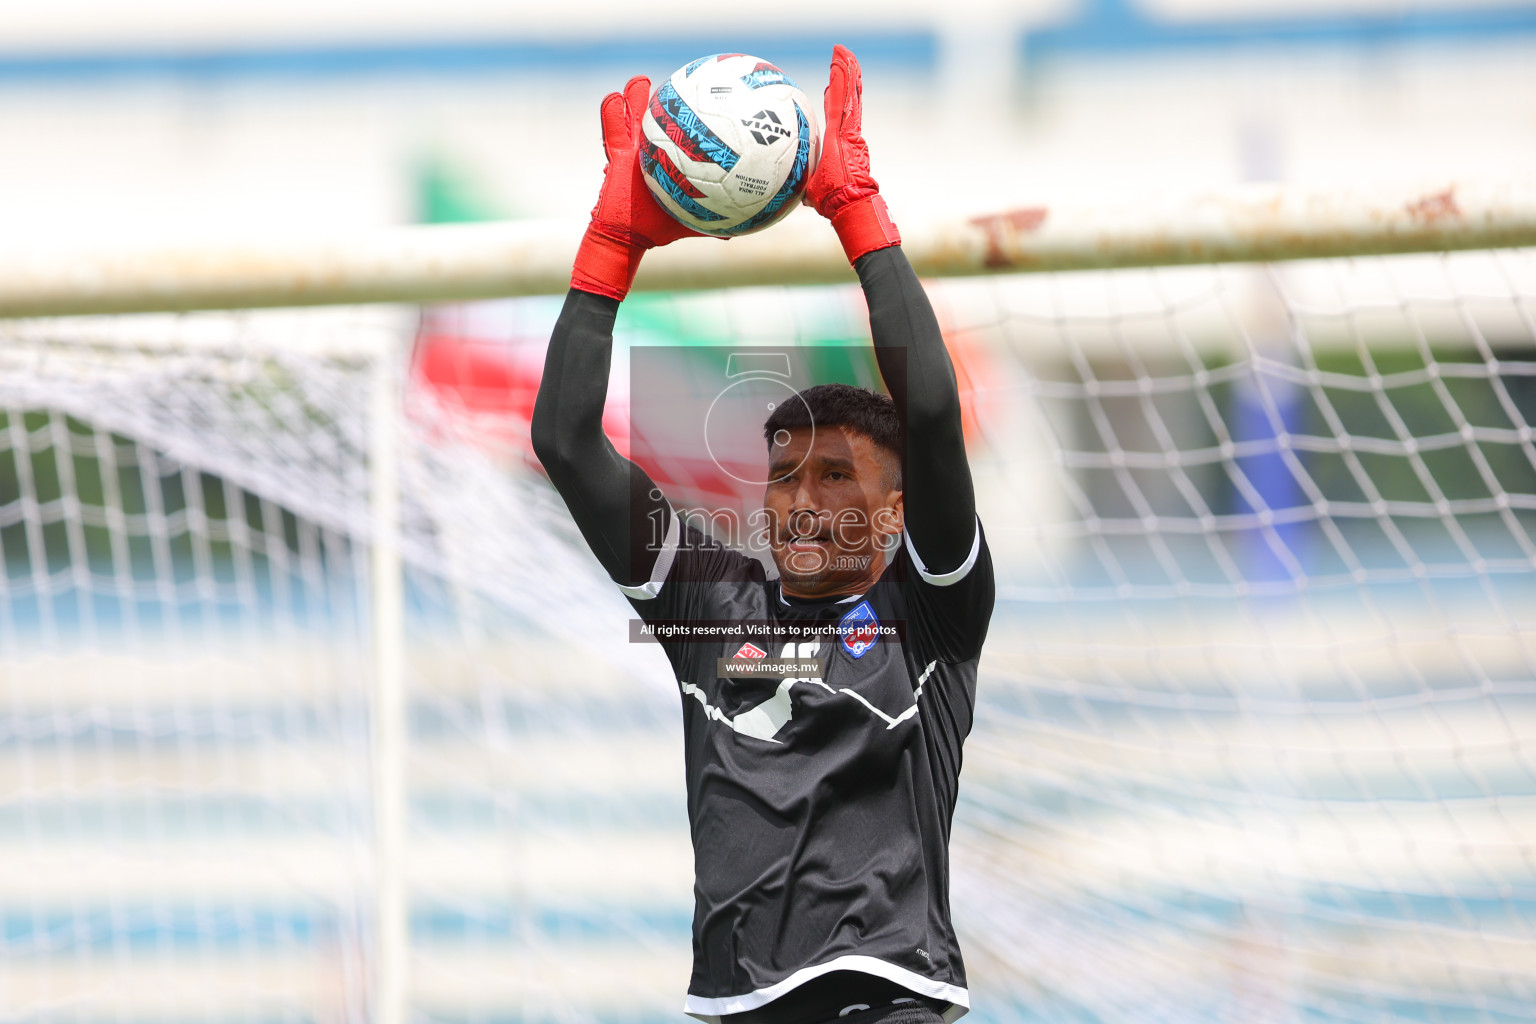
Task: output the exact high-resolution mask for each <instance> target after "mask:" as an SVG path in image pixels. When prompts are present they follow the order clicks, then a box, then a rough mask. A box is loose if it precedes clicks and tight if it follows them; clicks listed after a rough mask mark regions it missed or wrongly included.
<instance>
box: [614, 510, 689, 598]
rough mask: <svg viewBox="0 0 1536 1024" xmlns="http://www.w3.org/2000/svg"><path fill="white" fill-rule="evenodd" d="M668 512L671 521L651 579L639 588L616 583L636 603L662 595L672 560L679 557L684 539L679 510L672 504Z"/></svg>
mask: <svg viewBox="0 0 1536 1024" xmlns="http://www.w3.org/2000/svg"><path fill="white" fill-rule="evenodd" d="M667 511H668V512H670V513H671V516H672V518H671V521H670V522H668V523H667V535H666V536H665V537H663V538H662V541H661V550H660V551H658V552H657V553H656V564H655V565H654V566H652V567H651V578H650V579H649V580H647V581H645V582H644V583H642V584H640V585H639V586H638V587H626V586H625V585H624V584H622V583H615V584H614V585H615V586H617V587H618V588H619V589H620V590H622V591H623V592H624V593H625V594H627V595H629V596H630V597H632V598H634V599H635V600H636V601H649V600H651V599H652V598H654V597H655V596H656V595H657V594H659V593H661V585H662V584H663V583H665V582H666V580H667V573H669V572H671V571H672V560H673V559H675V558H676V557H677V545H678V543H679V541H680V539H681V537H682V527H681V526H680V525H679V519H678V515H677V509H675V508H673V507H672V506H671V505H670V504H669V505H668V506H667Z"/></svg>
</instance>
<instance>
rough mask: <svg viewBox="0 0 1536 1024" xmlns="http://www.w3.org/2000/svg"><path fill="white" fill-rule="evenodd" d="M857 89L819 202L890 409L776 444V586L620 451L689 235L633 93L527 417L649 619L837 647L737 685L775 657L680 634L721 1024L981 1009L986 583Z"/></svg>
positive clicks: (704, 928) (697, 845)
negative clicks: (658, 533) (978, 854)
mask: <svg viewBox="0 0 1536 1024" xmlns="http://www.w3.org/2000/svg"><path fill="white" fill-rule="evenodd" d="M862 90H863V84H862V78H861V75H860V71H859V65H858V62H857V61H856V60H855V59H854V56H853V54H851V53H849V52H848V50H846V49H844V48H843V47H841V46H839V47H836V48H835V49H834V51H833V59H832V69H831V75H830V79H829V84H828V86H827V91H826V116H827V122H826V137H825V141H824V144H823V153H822V157H821V162H820V164H819V166H818V167H817V169H816V171H815V173H814V174H813V175H812V177H811V179H810V181H809V182H808V183H807V185H806V191H805V198H806V202H807V203H808V204H809V205H810V206H811V207H813V208H814V209H815V210H816V211H817V212H818V213H820V214H822V215H823V216H825V217H827V218H829V219H830V220H831V222H832V227H833V228H834V229H835V230H836V232H837V235H838V238H839V239H840V241H841V242H842V245H843V248H844V250H845V251H846V253H847V255H848V258H849V260H850V262H852V264H853V266H854V269H855V270H856V271H857V272H858V275H859V281H860V283H861V284H862V286H863V289H864V295H865V298H866V300H867V301H868V304H869V313H870V327H871V332H872V335H873V338H874V346H875V356H876V360H877V362H878V364H879V367H880V373H881V376H882V378H883V379H884V381H885V385H886V388H887V389H888V391H889V392H890V397H889V398H887V397H885V396H882V395H876V394H874V393H872V392H869V391H866V390H862V389H858V388H852V387H849V386H846V385H838V384H830V385H817V386H815V387H811V388H808V389H806V390H805V391H803V392H801V393H800V396H801V399H802V401H801V402H784V403H781V404H780V405H779V408H778V409H777V410H775V411H774V413H773V414H772V415H771V416H770V418H769V420H768V422H767V423H766V424H765V430H764V433H765V438H766V440H767V445H766V447H767V449H768V458H769V479H770V482H769V483H768V484H767V486H766V488H765V494H764V505H765V507H766V509H767V512H768V523H769V527H768V531H769V532H768V540H769V546H770V551H771V553H772V556H773V560H774V563H775V565H776V566H777V567H778V570H779V576H778V578H777V579H775V580H769V579H766V578H765V574H764V572H763V568H762V565H761V563H759V562H758V561H756V560H755V559H752V558H749V557H748V556H746V555H744V554H741V553H739V552H736V551H733V550H729V549H726V548H724V547H722V546H720V545H718V544H716V543H714V542H713V541H712V540H710V539H708V538H706V537H704V536H703V535H702V534H700V533H699V532H698V531H697V530H695V529H693V528H692V527H685V526H684V525H683V524H682V522H681V520H680V518H679V517H678V516H677V514H676V513H675V512H674V511H673V509H672V508H671V506H670V505H669V504H668V503H667V502H666V500H665V498H664V497H663V496H662V495H661V492H660V491H659V490H658V489H657V488H656V487H655V486H654V485H653V484H652V482H651V481H650V479H649V478H648V477H647V476H646V474H645V473H644V472H643V471H642V470H640V469H639V468H638V467H637V466H635V465H634V464H632V463H630V462H629V461H628V460H627V459H624V458H623V457H621V456H620V455H619V454H618V452H617V451H616V450H615V449H614V447H613V445H612V444H611V443H609V441H608V438H607V437H606V436H605V435H604V434H603V430H602V414H603V401H604V396H605V394H606V391H607V384H608V372H609V358H610V354H611V349H612V344H613V325H614V319H615V317H616V315H617V313H618V308H619V303H620V301H621V300H622V299H623V298H624V296H625V294H626V292H627V291H628V289H629V286H630V283H631V281H632V280H633V279H634V275H635V270H636V269H637V267H638V266H639V262H640V257H641V255H642V253H644V251H645V250H646V249H648V248H651V247H652V246H656V245H665V244H667V243H668V242H671V241H674V240H676V239H677V238H680V237H683V236H686V235H690V234H693V233H694V232H691V231H689V230H688V229H687V228H685V227H683V226H682V225H681V224H679V223H678V222H677V221H675V220H673V219H672V218H671V217H670V216H668V215H667V214H666V213H665V212H664V211H663V210H662V209H661V208H660V207H659V206H658V205H657V203H656V202H655V200H654V199H653V198H652V197H651V195H650V193H649V191H648V190H647V188H646V187H645V184H644V181H643V179H642V177H641V171H640V167H639V160H638V153H637V149H638V139H639V136H640V119H641V115H642V114H643V112H644V110H645V104H646V101H647V98H648V96H649V94H650V82H649V81H648V80H647V79H645V78H643V77H641V78H634V79H631V80H630V82H629V84H628V85H627V86H626V87H625V90H624V92H623V93H622V94H620V93H613V94H611V95H609V96H608V97H607V98H606V99H605V100H604V101H603V104H602V124H603V142H604V146H605V147H606V149H607V155H608V167H607V170H606V172H605V176H604V181H603V188H602V193H601V195H600V197H599V198H598V202H597V206H596V208H595V209H594V210H593V211H592V223H591V225H590V227H589V228H588V229H587V233H586V236H585V238H584V239H583V241H582V244H581V248H580V250H579V252H578V254H577V257H576V266H575V270H574V272H573V274H572V278H571V291H570V293H569V295H568V296H567V298H566V301H565V306H564V308H563V309H562V311H561V313H560V317H559V320H558V322H557V323H556V326H555V330H554V335H553V336H552V337H551V339H550V344H549V354H548V357H547V359H546V362H545V364H544V377H543V381H542V382H541V384H540V386H539V396H538V401H537V403H536V405H535V407H534V413H533V446H534V451H535V453H536V454H537V455H538V458H539V460H540V461H541V462H542V463H543V465H544V467H545V469H546V470H547V472H548V473H549V477H550V480H551V481H552V482H553V483H554V485H555V487H556V488H558V490H559V491H560V494H561V496H562V497H563V498H564V499H565V502H566V505H567V506H568V507H569V509H570V512H571V515H572V517H573V518H574V519H575V520H576V524H577V526H578V527H579V528H580V530H581V533H582V535H583V537H585V538H586V541H587V543H588V544H589V545H590V546H591V548H592V551H593V553H594V554H596V556H597V558H598V561H599V562H601V563H602V565H603V568H604V569H606V570H607V572H608V573H609V575H610V576H611V577H612V578H613V579H614V580H615V581H616V582H617V583H618V584H619V586H620V589H622V590H623V591H624V593H625V594H626V595H627V596H628V598H629V600H630V602H631V603H632V604H633V606H634V608H635V610H636V612H637V613H638V614H639V616H640V617H641V618H642V619H644V620H646V621H650V622H659V621H665V620H695V621H696V620H728V621H731V622H745V621H754V622H770V623H776V624H779V625H781V626H785V627H788V626H789V625H791V624H797V623H798V624H800V625H802V626H804V625H805V624H811V625H813V626H823V625H824V626H828V627H832V631H831V632H830V633H823V634H821V637H822V638H821V639H819V640H818V639H813V640H810V641H809V642H800V643H793V644H790V645H786V646H785V647H784V649H783V651H782V654H783V655H784V656H787V657H797V658H801V659H818V661H819V664H818V670H817V671H815V672H811V673H809V674H807V675H806V676H805V677H804V678H782V675H780V676H776V677H774V678H772V679H764V678H761V677H751V676H747V677H743V676H742V675H740V674H733V675H731V676H730V677H728V678H723V679H722V678H720V677H719V674H718V672H717V660H718V659H720V658H733V657H735V658H751V657H757V656H761V655H763V654H766V653H768V652H764V651H761V650H757V649H755V648H753V647H752V645H740V646H738V641H732V642H729V643H727V642H725V641H718V642H714V643H709V644H706V643H698V642H683V641H670V640H668V641H663V649H664V650H665V651H666V654H667V657H668V658H669V659H670V661H671V662H672V666H673V668H674V670H675V672H676V675H677V678H678V681H679V685H680V687H681V689H682V704H683V714H684V738H685V769H686V777H687V784H688V815H689V821H690V825H691V831H692V838H693V848H694V872H695V885H694V894H695V908H694V919H693V952H694V967H693V976H692V979H691V981H690V983H689V986H688V997H687V1001H686V1004H685V1007H684V1008H685V1010H686V1011H687V1012H688V1013H689V1014H691V1015H692V1016H694V1017H698V1018H700V1019H702V1020H706V1021H716V1020H720V1021H727V1022H733V1024H738V1022H739V1024H819V1022H821V1021H829V1020H835V1019H838V1018H842V1019H843V1020H846V1021H847V1022H849V1024H873V1022H876V1021H881V1022H885V1024H925V1022H937V1021H938V1020H939V1019H940V1018H941V1017H942V1018H943V1019H944V1020H954V1019H955V1018H956V1017H958V1016H960V1015H961V1014H963V1013H965V1011H966V1009H967V1008H968V1007H969V996H968V994H967V991H966V980H965V969H964V966H963V965H962V963H961V958H960V950H959V947H958V945H957V943H956V939H955V932H954V928H953V926H952V925H951V923H950V912H949V854H948V844H949V830H950V819H951V817H952V814H953V811H954V806H955V796H956V790H957V786H958V781H959V773H960V753H961V744H962V742H963V741H964V739H965V736H966V734H967V733H968V732H969V731H970V727H971V714H972V709H973V706H974V703H975V693H976V663H977V658H978V657H979V655H980V651H981V646H982V641H983V639H984V638H985V636H986V632H987V624H988V621H989V619H990V616H991V612H992V603H993V577H992V562H991V557H990V555H989V554H988V551H987V545H986V541H985V539H984V538H983V536H982V531H981V525H980V523H979V521H978V520H977V518H976V510H975V499H974V494H973V491H972V487H971V477H970V470H969V468H968V466H967V464H966V459H965V447H964V441H963V437H962V434H961V426H960V400H959V394H958V392H957V390H956V386H955V375H954V369H953V367H952V366H951V365H950V361H949V356H948V353H947V352H946V351H945V348H944V342H943V339H942V337H941V335H940V333H939V327H938V322H937V320H936V319H935V317H934V314H933V310H932V308H931V307H930V306H929V304H928V300H927V297H926V296H925V295H924V293H923V289H922V286H921V285H920V284H919V283H918V280H917V276H916V275H915V274H914V273H913V270H912V267H911V265H910V264H909V263H908V262H907V259H906V256H905V255H904V254H903V253H902V250H901V246H900V241H901V239H900V236H899V235H898V233H897V231H896V228H895V226H894V225H893V224H892V223H891V220H890V218H889V217H888V215H887V213H886V208H885V202H884V200H883V199H882V198H881V197H880V195H879V191H878V187H877V185H876V183H875V181H874V179H873V178H871V177H870V173H869V151H868V147H867V146H866V145H865V142H864V139H863V135H862V130H861V126H860V123H861V120H862V100H861V96H862ZM813 425H814V430H813V429H812V426H813ZM653 523H654V524H662V525H663V526H664V540H663V541H662V542H661V543H660V544H657V543H655V542H654V540H653V539H652V537H651V534H652V526H653ZM898 627H900V632H898V633H893V632H892V630H893V629H895V628H898ZM802 635H804V634H803V633H802ZM773 653H774V654H780V653H781V652H780V651H778V650H775V651H773ZM821 659H824V660H821Z"/></svg>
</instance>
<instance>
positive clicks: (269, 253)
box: [0, 181, 1536, 317]
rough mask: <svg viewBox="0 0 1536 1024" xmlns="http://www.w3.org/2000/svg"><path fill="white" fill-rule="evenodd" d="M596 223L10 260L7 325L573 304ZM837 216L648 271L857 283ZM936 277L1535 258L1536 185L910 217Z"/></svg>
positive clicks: (641, 284) (1216, 197)
mask: <svg viewBox="0 0 1536 1024" xmlns="http://www.w3.org/2000/svg"><path fill="white" fill-rule="evenodd" d="M583 227H584V223H583V222H571V221H524V222H508V223H499V224H456V225H432V226H416V227H402V228H395V229H391V230H387V231H378V232H375V233H372V234H362V235H355V236H348V237H343V238H336V237H330V238H324V237H322V238H312V239H307V240H306V239H297V240H294V239H290V240H284V241H272V240H266V241H248V242H245V243H243V244H241V243H235V244H228V243H226V244H220V245H210V244H207V243H206V242H204V243H202V244H187V245H182V246H165V245H158V246H157V245H141V246H136V247H127V246H118V247H108V248H104V249H100V250H92V251H78V250H63V251H58V252H49V251H47V250H37V249H30V250H26V251H20V252H17V251H10V252H7V251H6V250H5V249H3V248H0V317H26V316H58V315H66V314H83V313H130V312H149V311H154V312H163V311H184V310H196V309H248V308H259V307H272V306H313V305H344V304H349V303H361V302H447V301H455V300H463V299H478V298H504V297H509V296H517V295H547V294H557V293H563V292H564V291H565V289H566V288H567V287H568V285H569V283H570V267H571V261H572V259H573V258H574V256H575V254H576V245H577V242H579V241H580V239H581V232H582V230H583ZM825 228H826V226H825V224H823V223H819V218H813V217H810V216H799V217H796V218H794V219H791V220H789V221H787V222H785V223H783V224H781V225H778V226H776V227H775V228H774V229H773V230H772V231H766V232H761V233H759V234H756V235H751V236H747V237H745V238H738V239H732V240H731V241H730V243H729V244H728V245H720V244H719V243H715V244H709V242H710V241H712V240H699V241H695V242H688V243H686V244H674V245H672V246H668V247H667V248H665V249H661V250H658V251H657V252H655V253H652V254H651V255H649V256H648V257H647V259H646V260H645V262H644V263H643V264H642V267H641V270H640V274H639V276H638V277H637V279H636V287H637V288H638V289H640V290H642V291H643V290H659V291H668V290H675V289H701V288H730V287H761V286H766V285H805V284H822V283H826V282H835V281H845V280H848V279H849V277H850V273H851V272H850V271H849V269H848V265H847V260H846V259H845V258H844V257H843V254H842V250H841V249H840V248H839V247H838V245H837V241H836V238H835V237H834V236H832V235H831V234H830V233H829V232H828V231H827V230H826V229H825ZM901 228H902V237H903V248H904V249H905V250H906V251H907V254H908V257H909V258H910V259H911V260H912V263H913V265H914V266H915V267H916V268H917V271H918V273H919V274H920V275H921V276H924V277H970V276H975V275H979V274H998V273H1016V272H1029V271H1033V272H1042V271H1066V270H1102V269H1113V268H1120V267H1147V266H1174V265H1181V264H1211V263H1241V262H1249V263H1251V262H1264V261H1267V260H1294V259H1310V258H1326V257H1348V256H1371V255H1382V254H1388V253H1413V252H1444V251H1451V250H1461V249H1490V248H1503V247H1510V246H1521V245H1530V244H1532V242H1533V240H1536V183H1530V182H1496V183H1486V182H1456V181H1447V182H1443V183H1438V184H1436V185H1434V186H1432V187H1425V186H1422V185H1418V186H1413V187H1401V186H1399V187H1388V186H1380V185H1377V186H1372V187H1359V188H1352V189H1348V188H1334V189H1318V188H1314V189H1302V188H1296V187H1276V186H1249V187H1246V188H1241V189H1233V190H1229V191H1226V192H1213V193H1208V194H1196V195H1184V196H1177V195H1176V196H1167V195H1163V196H1156V197H1150V198H1146V199H1143V200H1141V201H1129V200H1127V199H1126V198H1123V197H1116V199H1114V200H1111V201H1105V202H1094V203H1084V202H1082V201H1081V200H1079V201H1077V202H1076V203H1073V202H1067V203H1060V204H1048V205H1028V206H1021V207H1019V208H1017V209H1011V210H1003V211H989V212H983V213H979V214H977V215H974V216H965V217H953V218H948V219H944V218H929V219H920V218H912V219H908V218H903V220H902V222H901Z"/></svg>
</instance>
